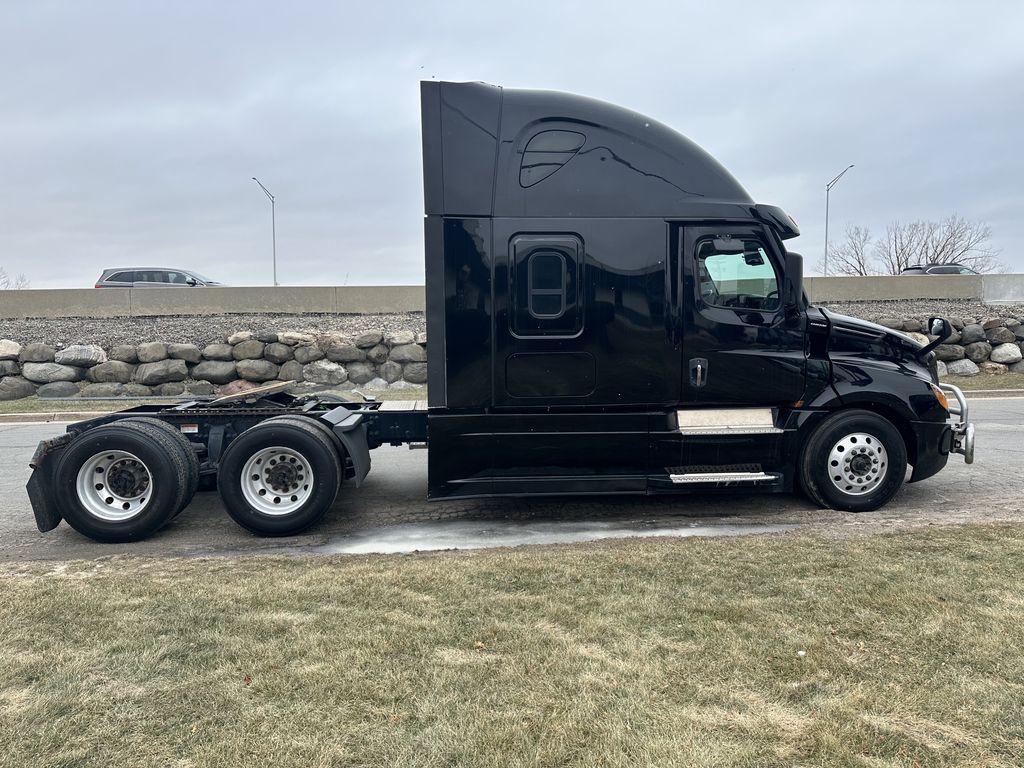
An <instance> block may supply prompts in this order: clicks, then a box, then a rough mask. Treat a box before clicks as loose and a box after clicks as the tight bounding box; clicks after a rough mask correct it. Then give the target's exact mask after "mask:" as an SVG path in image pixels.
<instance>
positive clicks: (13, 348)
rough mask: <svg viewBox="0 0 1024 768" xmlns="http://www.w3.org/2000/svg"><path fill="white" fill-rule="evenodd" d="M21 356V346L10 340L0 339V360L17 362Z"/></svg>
mask: <svg viewBox="0 0 1024 768" xmlns="http://www.w3.org/2000/svg"><path fill="white" fill-rule="evenodd" d="M20 354H21V344H19V343H18V342H16V341H11V340H10V339H0V360H17V359H18V355H20Z"/></svg>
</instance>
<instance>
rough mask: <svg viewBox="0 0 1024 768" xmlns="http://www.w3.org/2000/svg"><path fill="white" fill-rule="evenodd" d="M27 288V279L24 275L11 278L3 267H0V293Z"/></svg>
mask: <svg viewBox="0 0 1024 768" xmlns="http://www.w3.org/2000/svg"><path fill="white" fill-rule="evenodd" d="M28 287H29V282H28V278H26V277H25V276H24V275H18V276H17V277H11V276H10V275H8V274H7V271H6V270H5V269H4V268H3V267H0V291H20V290H23V289H25V288H28Z"/></svg>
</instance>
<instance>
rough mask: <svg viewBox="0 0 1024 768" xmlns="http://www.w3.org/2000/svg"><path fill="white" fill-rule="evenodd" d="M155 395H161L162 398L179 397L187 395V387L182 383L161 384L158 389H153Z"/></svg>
mask: <svg viewBox="0 0 1024 768" xmlns="http://www.w3.org/2000/svg"><path fill="white" fill-rule="evenodd" d="M153 394H155V395H159V396H160V397H179V396H180V395H183V394H185V385H184V384H182V383H181V382H180V381H171V382H168V383H167V384H161V385H159V386H157V387H153Z"/></svg>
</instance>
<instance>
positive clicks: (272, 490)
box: [242, 446, 313, 517]
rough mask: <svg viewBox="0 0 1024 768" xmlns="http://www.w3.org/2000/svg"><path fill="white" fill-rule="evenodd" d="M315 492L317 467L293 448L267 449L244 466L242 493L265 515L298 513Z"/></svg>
mask: <svg viewBox="0 0 1024 768" xmlns="http://www.w3.org/2000/svg"><path fill="white" fill-rule="evenodd" d="M312 494H313V468H312V467H311V466H310V464H309V461H308V460H307V459H306V457H305V456H303V455H302V454H301V453H299V452H298V451H294V450H292V449H291V448H283V447H281V446H274V447H272V448H264V449H263V450H261V451H258V452H256V453H254V454H253V455H252V456H250V457H249V460H248V461H247V462H246V463H245V467H244V468H243V469H242V495H243V496H245V500H246V501H247V502H248V503H249V506H251V507H252V508H253V509H255V510H256V511H257V512H260V513H262V514H264V515H271V516H274V517H279V516H283V515H290V514H292V513H293V512H297V511H298V510H299V509H301V508H302V506H303V505H304V504H305V503H306V502H307V501H308V500H309V497H310V496H311V495H312Z"/></svg>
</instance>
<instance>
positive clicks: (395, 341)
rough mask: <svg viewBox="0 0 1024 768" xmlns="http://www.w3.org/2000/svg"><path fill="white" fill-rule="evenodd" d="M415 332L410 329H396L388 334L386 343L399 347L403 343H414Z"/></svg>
mask: <svg viewBox="0 0 1024 768" xmlns="http://www.w3.org/2000/svg"><path fill="white" fill-rule="evenodd" d="M415 343H416V334H415V333H413V332H412V331H396V332H395V333H392V334H391V335H390V336H388V344H389V345H391V346H392V347H400V346H402V345H403V344H415Z"/></svg>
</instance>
